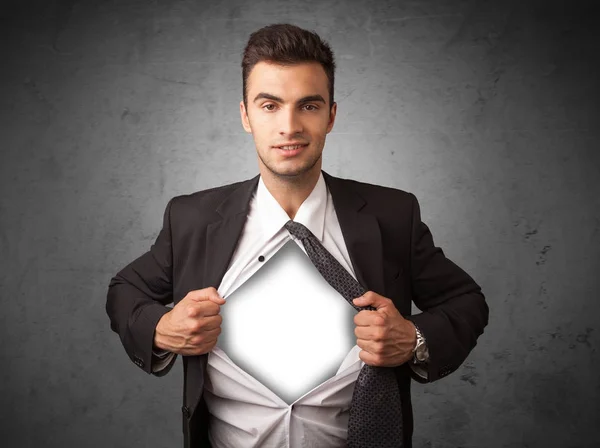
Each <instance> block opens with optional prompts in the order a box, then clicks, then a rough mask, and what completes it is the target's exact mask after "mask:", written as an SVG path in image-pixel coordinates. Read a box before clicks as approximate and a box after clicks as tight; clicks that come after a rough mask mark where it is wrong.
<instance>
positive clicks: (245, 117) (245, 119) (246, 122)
mask: <svg viewBox="0 0 600 448" xmlns="http://www.w3.org/2000/svg"><path fill="white" fill-rule="evenodd" d="M240 116H241V117H242V126H243V127H244V129H245V130H246V132H248V133H249V134H252V128H251V127H250V120H249V119H248V114H247V112H246V108H245V107H244V101H243V100H242V101H240Z"/></svg>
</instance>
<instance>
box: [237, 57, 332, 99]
mask: <svg viewBox="0 0 600 448" xmlns="http://www.w3.org/2000/svg"><path fill="white" fill-rule="evenodd" d="M327 88H328V85H327V74H326V73H325V70H324V69H323V67H322V66H321V64H319V63H318V62H303V63H298V64H293V65H281V64H277V63H272V62H264V61H261V62H259V63H258V64H256V65H255V66H254V67H253V68H252V71H251V72H250V75H249V76H248V93H249V94H250V93H253V92H268V93H273V94H275V93H276V94H279V96H282V97H283V98H285V97H286V96H290V95H291V94H293V95H296V94H305V93H307V91H310V92H308V93H311V94H312V93H321V94H325V93H327ZM249 96H250V95H249ZM250 100H251V99H250Z"/></svg>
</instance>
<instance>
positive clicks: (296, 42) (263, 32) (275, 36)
mask: <svg viewBox="0 0 600 448" xmlns="http://www.w3.org/2000/svg"><path fill="white" fill-rule="evenodd" d="M263 61H265V62H273V63H278V64H283V65H293V64H297V63H301V62H318V63H319V64H321V66H322V67H323V69H324V70H325V74H326V75H327V80H328V81H329V82H328V86H329V107H330V108H331V106H333V84H334V79H335V60H334V56H333V52H332V51H331V48H330V47H329V45H328V44H327V42H325V41H324V40H322V39H321V38H320V37H319V35H318V34H317V33H314V32H311V31H307V30H305V29H302V28H300V27H298V26H296V25H290V24H288V23H277V24H273V25H267V26H265V27H263V28H261V29H259V30H257V31H255V32H253V33H252V34H251V35H250V38H249V39H248V43H247V44H246V48H245V49H244V55H243V58H242V78H243V84H242V85H243V95H244V106H245V107H246V109H248V92H247V83H248V77H249V76H250V72H251V71H252V68H254V66H255V65H256V64H258V63H259V62H263Z"/></svg>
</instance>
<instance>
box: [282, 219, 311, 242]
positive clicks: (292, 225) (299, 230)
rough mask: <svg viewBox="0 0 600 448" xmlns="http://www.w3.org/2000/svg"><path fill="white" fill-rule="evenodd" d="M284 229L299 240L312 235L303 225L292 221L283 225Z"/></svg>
mask: <svg viewBox="0 0 600 448" xmlns="http://www.w3.org/2000/svg"><path fill="white" fill-rule="evenodd" d="M284 227H285V228H286V229H287V230H288V231H289V232H290V233H291V234H292V235H294V236H295V237H296V238H298V239H299V240H303V239H305V238H308V237H309V235H312V233H311V231H310V230H308V229H307V228H306V227H305V226H304V225H303V224H300V223H299V222H296V221H292V220H291V219H290V220H289V221H288V222H286V223H285V225H284Z"/></svg>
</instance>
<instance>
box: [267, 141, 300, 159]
mask: <svg viewBox="0 0 600 448" xmlns="http://www.w3.org/2000/svg"><path fill="white" fill-rule="evenodd" d="M307 146H308V143H307V144H304V145H293V146H274V147H273V148H274V149H276V150H277V151H278V152H279V153H281V154H283V155H284V156H287V157H292V156H295V155H297V154H300V153H301V152H302V151H303V150H304V148H306V147H307Z"/></svg>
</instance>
